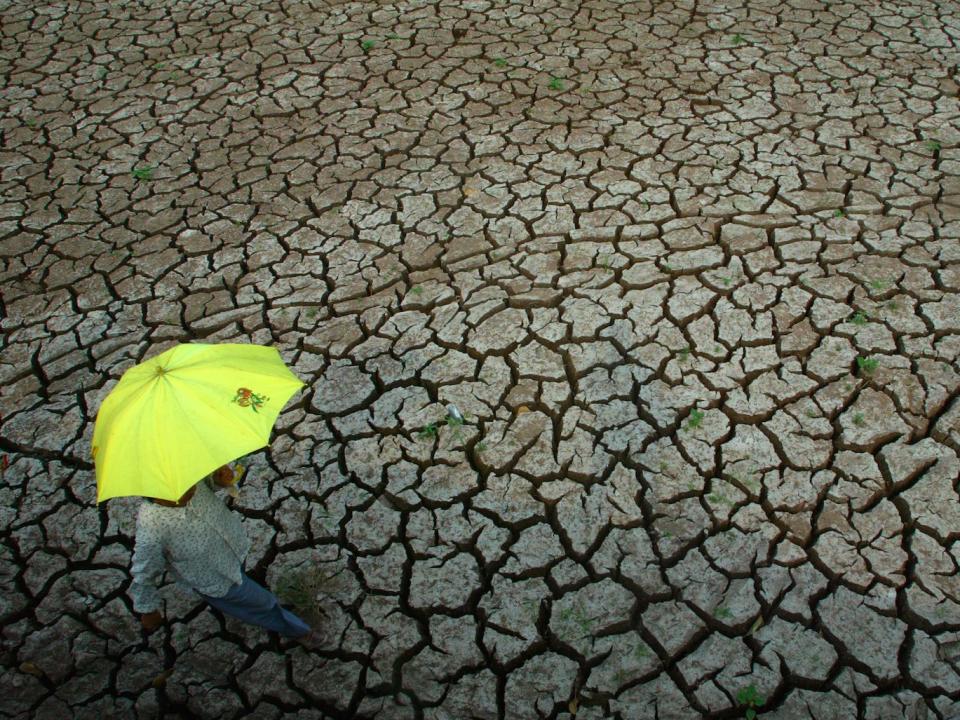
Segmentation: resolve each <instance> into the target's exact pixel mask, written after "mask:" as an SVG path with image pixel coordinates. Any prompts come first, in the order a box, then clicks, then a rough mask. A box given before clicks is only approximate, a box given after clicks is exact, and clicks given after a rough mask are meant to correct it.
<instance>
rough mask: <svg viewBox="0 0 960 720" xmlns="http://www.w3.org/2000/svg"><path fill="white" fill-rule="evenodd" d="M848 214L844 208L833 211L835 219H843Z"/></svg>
mask: <svg viewBox="0 0 960 720" xmlns="http://www.w3.org/2000/svg"><path fill="white" fill-rule="evenodd" d="M844 215H846V213H845V212H844V211H843V208H837V209H836V210H834V211H833V216H834V217H835V218H842V217H843V216H844Z"/></svg>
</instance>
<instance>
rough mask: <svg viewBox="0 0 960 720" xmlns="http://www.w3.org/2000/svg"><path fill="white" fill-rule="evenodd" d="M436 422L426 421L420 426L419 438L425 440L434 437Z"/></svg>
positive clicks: (435, 434)
mask: <svg viewBox="0 0 960 720" xmlns="http://www.w3.org/2000/svg"><path fill="white" fill-rule="evenodd" d="M437 432H438V431H437V424H436V423H427V424H426V425H424V426H423V428H421V430H420V432H419V433H418V435H419V436H420V438H421V439H423V440H426V439H427V438H435V437H436V436H437Z"/></svg>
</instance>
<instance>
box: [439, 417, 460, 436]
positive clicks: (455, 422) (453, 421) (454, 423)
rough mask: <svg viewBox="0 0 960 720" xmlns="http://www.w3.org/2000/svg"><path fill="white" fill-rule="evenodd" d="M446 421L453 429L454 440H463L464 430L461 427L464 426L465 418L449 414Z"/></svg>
mask: <svg viewBox="0 0 960 720" xmlns="http://www.w3.org/2000/svg"><path fill="white" fill-rule="evenodd" d="M444 422H445V423H446V424H447V427H448V428H450V429H451V430H452V431H453V432H452V435H453V439H454V440H463V431H462V430H461V429H460V428H462V427H463V423H464V419H463V418H456V417H453V416H452V415H448V416H447V417H446V419H445V420H444Z"/></svg>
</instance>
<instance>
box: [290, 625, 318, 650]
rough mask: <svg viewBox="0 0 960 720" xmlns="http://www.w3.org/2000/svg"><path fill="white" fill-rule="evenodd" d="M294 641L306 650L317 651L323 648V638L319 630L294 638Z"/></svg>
mask: <svg viewBox="0 0 960 720" xmlns="http://www.w3.org/2000/svg"><path fill="white" fill-rule="evenodd" d="M296 641H297V642H298V643H299V644H300V645H302V646H303V647H305V648H306V649H307V650H319V649H320V648H321V647H323V636H322V635H321V634H320V631H319V630H316V629H314V630H311V631H310V632H308V633H307V634H306V635H301V636H300V637H298V638H296Z"/></svg>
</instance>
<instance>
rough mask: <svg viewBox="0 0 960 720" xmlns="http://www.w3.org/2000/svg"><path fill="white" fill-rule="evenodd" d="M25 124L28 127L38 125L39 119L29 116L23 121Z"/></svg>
mask: <svg viewBox="0 0 960 720" xmlns="http://www.w3.org/2000/svg"><path fill="white" fill-rule="evenodd" d="M23 124H24V125H26V126H27V127H28V128H35V127H36V126H37V119H36V118H27V119H26V120H24V121H23Z"/></svg>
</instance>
